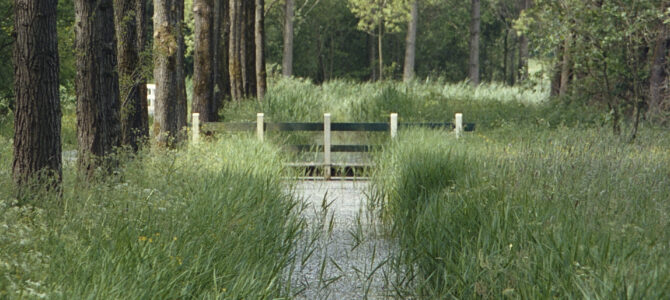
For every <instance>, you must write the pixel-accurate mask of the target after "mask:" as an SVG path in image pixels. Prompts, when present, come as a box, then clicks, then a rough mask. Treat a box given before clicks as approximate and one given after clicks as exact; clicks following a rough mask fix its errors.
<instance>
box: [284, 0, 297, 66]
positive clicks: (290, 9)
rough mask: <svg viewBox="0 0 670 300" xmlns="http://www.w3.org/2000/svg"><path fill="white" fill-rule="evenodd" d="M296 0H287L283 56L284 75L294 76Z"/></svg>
mask: <svg viewBox="0 0 670 300" xmlns="http://www.w3.org/2000/svg"><path fill="white" fill-rule="evenodd" d="M293 1H294V0H286V7H285V16H286V19H285V20H284V54H283V58H282V75H284V77H291V76H293V18H294V10H295V5H294V3H293Z"/></svg>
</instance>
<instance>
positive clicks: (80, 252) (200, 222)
mask: <svg viewBox="0 0 670 300" xmlns="http://www.w3.org/2000/svg"><path fill="white" fill-rule="evenodd" d="M0 144H1V143H0ZM1 145H2V146H0V147H2V149H0V153H1V154H2V156H0V162H1V163H2V168H0V170H2V173H1V174H0V175H2V176H0V185H1V186H2V191H0V274H1V275H0V298H5V297H9V298H17V297H18V298H21V297H31V298H32V297H46V298H62V299H81V298H98V299H120V298H121V299H149V298H155V299H176V298H233V299H240V298H253V299H257V298H274V297H281V296H282V295H287V294H288V293H289V289H290V287H289V284H288V283H287V282H286V277H287V276H286V274H285V272H286V270H287V268H286V267H287V266H289V265H290V264H291V263H292V259H293V256H292V254H291V251H292V249H293V244H294V242H295V241H296V239H297V238H298V237H299V235H300V231H301V230H302V228H303V227H304V224H303V222H304V221H303V220H302V219H301V218H299V217H298V215H297V214H298V212H299V207H296V206H297V205H298V204H299V203H298V202H297V201H296V200H294V199H293V198H292V196H290V193H289V192H287V191H286V190H285V189H286V187H285V184H284V183H283V182H281V178H282V176H283V175H284V173H283V172H284V171H282V160H283V158H282V157H281V156H280V154H279V153H278V151H276V150H275V149H273V148H272V147H271V146H269V145H263V144H259V143H257V142H255V141H254V140H252V139H246V138H230V139H228V140H226V141H218V142H211V143H208V144H203V145H201V146H199V147H191V148H189V149H187V150H180V151H157V152H151V151H150V150H147V152H145V153H141V154H140V155H139V156H138V157H134V158H131V157H121V160H122V161H124V164H123V168H122V169H120V170H118V172H117V174H115V175H114V176H112V177H109V178H106V179H105V180H104V181H100V182H98V183H94V184H89V185H83V184H82V183H81V182H78V181H77V180H76V178H75V176H74V165H73V163H72V162H69V163H66V166H65V180H64V195H63V198H62V199H60V200H59V199H56V198H54V197H50V198H44V197H42V198H41V199H39V201H40V202H41V203H43V204H41V205H22V206H16V205H15V204H16V203H14V202H13V200H11V199H12V197H11V194H10V193H11V188H7V187H11V184H10V181H11V180H10V178H9V174H8V172H6V171H5V170H9V169H10V168H8V164H9V162H10V160H9V159H8V158H7V157H8V156H7V155H6V154H7V153H11V151H9V149H7V148H8V147H7V146H6V145H4V144H1ZM56 201H59V203H60V205H59V206H57V205H55V204H54V205H50V203H54V202H56Z"/></svg>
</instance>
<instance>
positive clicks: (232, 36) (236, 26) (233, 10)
mask: <svg viewBox="0 0 670 300" xmlns="http://www.w3.org/2000/svg"><path fill="white" fill-rule="evenodd" d="M229 4H230V5H229V10H230V20H229V21H230V33H229V42H228V71H229V72H228V73H229V74H230V95H231V97H232V98H233V99H234V100H241V99H242V98H243V97H244V86H243V81H244V77H243V76H242V64H243V60H242V57H241V55H240V53H241V52H242V51H243V48H242V39H243V35H242V27H243V24H242V19H243V13H242V1H240V0H230V2H229Z"/></svg>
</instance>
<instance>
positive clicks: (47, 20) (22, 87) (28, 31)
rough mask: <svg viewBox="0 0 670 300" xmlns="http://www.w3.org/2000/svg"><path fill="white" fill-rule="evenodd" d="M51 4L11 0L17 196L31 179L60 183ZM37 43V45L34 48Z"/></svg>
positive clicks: (48, 1) (56, 59)
mask: <svg viewBox="0 0 670 300" xmlns="http://www.w3.org/2000/svg"><path fill="white" fill-rule="evenodd" d="M57 3H58V1H56V0H15V1H14V29H15V30H16V43H15V45H14V93H15V97H16V98H15V99H16V103H15V109H14V161H13V163H12V175H13V179H14V182H15V184H16V186H17V189H18V191H19V195H21V194H22V191H23V190H24V189H25V188H29V186H28V184H30V182H31V181H32V180H33V179H37V180H38V182H39V181H42V180H52V181H51V182H50V183H51V184H53V186H54V187H55V188H56V189H58V188H59V187H60V183H61V177H62V166H61V140H60V130H61V109H60V97H59V91H58V67H59V57H58V33H57V28H56V7H57ZM36 45H39V47H36Z"/></svg>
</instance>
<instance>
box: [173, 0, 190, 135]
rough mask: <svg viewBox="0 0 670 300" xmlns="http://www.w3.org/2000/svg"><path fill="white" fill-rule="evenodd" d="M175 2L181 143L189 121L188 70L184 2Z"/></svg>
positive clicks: (177, 111)
mask: <svg viewBox="0 0 670 300" xmlns="http://www.w3.org/2000/svg"><path fill="white" fill-rule="evenodd" d="M172 1H174V3H175V4H174V5H175V9H174V11H175V14H176V24H177V25H178V28H179V30H178V31H177V33H178V35H177V37H178V38H177V41H178V43H177V45H178V46H179V48H178V50H179V52H178V54H177V73H178V76H179V77H178V80H177V83H178V85H177V88H178V93H177V95H178V96H179V97H178V98H177V109H176V115H177V127H178V129H179V130H178V132H177V140H178V141H181V140H183V139H184V138H185V135H184V134H185V131H184V128H185V127H186V124H187V120H188V116H187V113H188V104H187V99H186V70H185V69H184V57H185V55H186V42H185V41H184V32H183V28H184V26H185V25H184V0H172Z"/></svg>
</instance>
